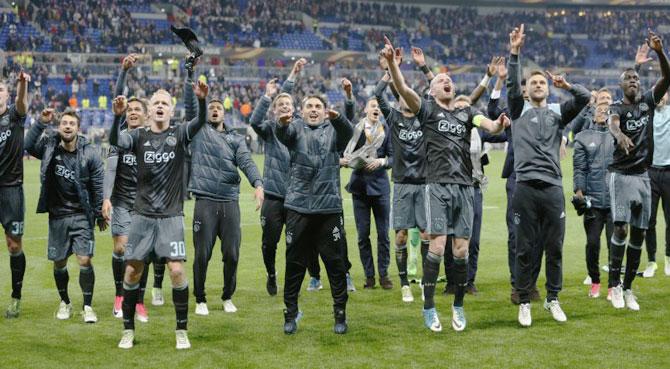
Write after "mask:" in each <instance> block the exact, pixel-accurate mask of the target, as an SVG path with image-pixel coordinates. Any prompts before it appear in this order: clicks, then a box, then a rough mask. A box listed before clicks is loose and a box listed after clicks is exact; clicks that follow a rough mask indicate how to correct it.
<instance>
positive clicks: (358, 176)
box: [346, 123, 393, 196]
mask: <svg viewBox="0 0 670 369" xmlns="http://www.w3.org/2000/svg"><path fill="white" fill-rule="evenodd" d="M382 124H383V125H384V132H385V136H384V142H383V143H382V145H381V146H380V147H379V148H378V149H377V158H380V159H381V158H386V163H385V165H382V166H380V167H379V168H377V169H376V170H374V171H372V172H369V171H367V170H366V169H365V168H361V169H356V170H354V171H353V172H352V173H351V177H350V178H349V183H348V184H347V187H346V189H347V191H349V192H350V193H352V194H355V195H368V196H384V195H389V194H390V193H391V184H390V182H389V177H388V175H387V174H386V170H387V169H390V168H391V167H392V166H393V147H392V145H391V136H392V133H391V131H390V130H389V127H388V125H386V123H382ZM364 144H365V134H361V137H360V138H359V140H358V142H357V143H356V148H355V149H356V150H357V149H359V148H360V147H361V146H363V145H364Z"/></svg>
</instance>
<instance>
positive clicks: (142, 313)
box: [135, 304, 149, 323]
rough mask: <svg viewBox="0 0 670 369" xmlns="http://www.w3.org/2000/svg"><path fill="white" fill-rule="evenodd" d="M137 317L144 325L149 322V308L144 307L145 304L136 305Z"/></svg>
mask: <svg viewBox="0 0 670 369" xmlns="http://www.w3.org/2000/svg"><path fill="white" fill-rule="evenodd" d="M135 316H136V317H137V320H139V321H140V322H142V323H147V322H149V314H147V308H146V307H144V304H137V305H135Z"/></svg>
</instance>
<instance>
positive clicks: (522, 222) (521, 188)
mask: <svg viewBox="0 0 670 369" xmlns="http://www.w3.org/2000/svg"><path fill="white" fill-rule="evenodd" d="M536 192H537V190H536V189H535V188H534V187H532V186H530V185H528V184H525V183H523V182H520V183H517V185H516V189H515V191H514V196H513V198H512V206H513V211H514V217H513V223H514V236H515V241H516V245H515V255H516V258H515V261H514V265H515V268H516V270H515V271H514V279H515V284H514V286H515V287H516V289H517V291H519V316H518V320H519V323H520V324H521V325H522V326H530V325H531V324H532V318H531V314H530V293H531V290H532V287H533V266H534V257H533V256H534V255H535V252H537V251H536V250H535V248H536V247H537V244H538V242H537V240H538V235H539V228H540V227H539V223H538V219H540V213H539V211H538V210H537V203H538V202H539V201H544V200H543V199H540V198H538V196H537V193H536Z"/></svg>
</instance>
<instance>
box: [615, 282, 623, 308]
mask: <svg viewBox="0 0 670 369" xmlns="http://www.w3.org/2000/svg"><path fill="white" fill-rule="evenodd" d="M612 306H614V307H615V308H616V309H623V308H624V307H626V303H625V302H624V301H623V290H622V289H621V285H618V286H616V287H612Z"/></svg>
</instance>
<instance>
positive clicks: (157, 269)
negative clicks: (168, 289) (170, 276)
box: [154, 261, 165, 288]
mask: <svg viewBox="0 0 670 369" xmlns="http://www.w3.org/2000/svg"><path fill="white" fill-rule="evenodd" d="M164 274H165V263H161V262H155V261H154V288H163V275H164Z"/></svg>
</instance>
